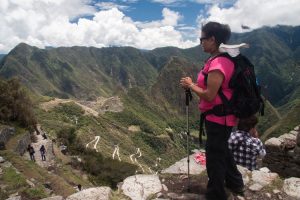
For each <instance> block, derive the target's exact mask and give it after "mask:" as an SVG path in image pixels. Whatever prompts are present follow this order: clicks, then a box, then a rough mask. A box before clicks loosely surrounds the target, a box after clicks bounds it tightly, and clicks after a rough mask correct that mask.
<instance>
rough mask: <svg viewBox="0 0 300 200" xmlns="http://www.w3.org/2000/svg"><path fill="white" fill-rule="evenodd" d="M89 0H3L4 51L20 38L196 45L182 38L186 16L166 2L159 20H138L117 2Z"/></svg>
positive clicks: (0, 47) (43, 42) (41, 43)
mask: <svg viewBox="0 0 300 200" xmlns="http://www.w3.org/2000/svg"><path fill="white" fill-rule="evenodd" d="M126 2H131V3H133V2H135V1H134V0H131V1H126ZM90 3H91V1H88V0H1V1H0V18H1V19H2V20H1V21H0V27H1V31H0V53H7V52H8V51H9V50H11V49H12V48H13V47H14V46H16V45H17V44H18V43H20V42H25V43H28V44H30V45H34V46H38V47H40V48H43V47H45V46H54V47H57V46H74V45H78V46H96V47H104V46H112V45H114V46H133V47H136V48H142V49H153V48H156V47H161V46H177V47H182V48H187V47H191V46H195V45H196V43H195V42H193V41H190V40H184V39H183V34H182V33H181V32H180V30H179V29H176V27H177V26H178V21H179V20H180V19H181V17H182V16H181V15H180V14H179V13H178V12H174V11H172V10H170V9H167V8H164V9H163V10H162V19H161V20H157V21H151V22H138V21H133V20H132V19H131V18H129V17H127V16H125V14H124V13H123V12H122V11H120V10H119V9H118V8H116V7H114V8H110V9H109V8H108V9H106V10H100V11H96V10H95V9H94V7H92V6H89V5H90ZM85 16H92V17H89V18H87V17H85ZM74 19H76V20H74ZM74 21H76V23H75V22H74Z"/></svg>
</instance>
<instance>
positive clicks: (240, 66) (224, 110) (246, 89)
mask: <svg viewBox="0 0 300 200" xmlns="http://www.w3.org/2000/svg"><path fill="white" fill-rule="evenodd" d="M218 57H226V58H228V59H230V60H231V61H232V62H233V63H234V72H233V75H232V77H231V79H230V81H229V88H231V89H233V94H232V97H231V99H227V97H226V96H225V95H224V93H223V91H222V87H220V89H219V91H218V94H219V96H220V98H221V99H222V104H219V105H216V106H215V107H213V108H212V109H211V110H208V111H206V112H204V113H202V114H201V117H200V134H202V133H203V122H204V119H205V116H206V115H208V114H214V115H216V116H226V115H230V114H233V115H235V116H236V117H237V118H247V117H250V116H251V115H254V114H256V113H260V114H261V115H264V100H263V98H262V96H261V90H260V86H259V85H258V84H257V80H256V76H255V72H254V65H253V64H252V63H251V62H250V61H249V60H248V58H246V57H245V56H243V55H242V54H239V55H238V56H236V57H231V56H230V55H229V54H228V53H222V54H219V55H217V56H216V57H214V58H213V59H215V58H218ZM204 76H205V84H207V74H204ZM200 136H201V135H200ZM199 139H200V143H202V139H201V138H199Z"/></svg>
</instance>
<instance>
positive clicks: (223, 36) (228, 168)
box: [180, 22, 244, 200]
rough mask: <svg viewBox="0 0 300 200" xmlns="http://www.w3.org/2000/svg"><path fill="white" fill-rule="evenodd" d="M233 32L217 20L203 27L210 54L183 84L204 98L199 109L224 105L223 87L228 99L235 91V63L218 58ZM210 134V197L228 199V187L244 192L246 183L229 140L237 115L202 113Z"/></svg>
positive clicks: (203, 43)
mask: <svg viewBox="0 0 300 200" xmlns="http://www.w3.org/2000/svg"><path fill="white" fill-rule="evenodd" d="M230 35H231V31H230V28H229V26H228V25H224V24H220V23H217V22H208V23H207V24H205V25H204V26H203V27H202V30H201V38H200V44H201V46H202V48H203V51H204V52H206V53H209V54H210V58H209V59H208V60H207V61H206V62H205V65H204V67H203V68H202V70H201V71H200V73H199V74H198V79H197V82H196V83H194V82H193V80H192V79H191V77H183V78H181V80H180V85H181V86H182V87H183V88H185V89H190V90H191V91H192V92H194V93H195V94H196V95H197V96H199V97H200V101H199V110H200V111H201V113H208V112H207V111H210V110H212V109H213V108H214V107H215V106H216V105H220V104H222V99H221V97H220V95H219V94H218V91H219V90H220V88H221V89H222V92H223V94H224V95H225V96H226V98H228V99H230V98H231V97H232V94H233V90H232V89H231V88H229V81H230V79H231V77H232V75H233V73H234V69H235V68H234V63H233V62H232V61H231V60H230V59H229V58H226V57H221V56H220V57H217V56H218V55H219V54H220V53H221V52H220V51H219V47H220V44H221V43H224V44H226V43H227V41H228V40H229V38H230ZM202 116H203V118H204V123H205V129H206V134H207V140H206V146H205V151H206V167H207V174H208V178H209V180H208V185H207V191H206V194H205V196H206V199H208V200H226V199H227V195H226V192H225V187H226V188H228V189H229V190H231V191H232V192H233V193H235V194H238V195H243V192H244V183H243V179H242V175H241V173H240V172H239V171H238V169H237V166H236V163H235V161H234V158H233V155H232V153H231V151H230V150H229V148H228V139H229V137H230V133H231V131H232V128H233V127H234V126H236V124H237V118H236V116H235V115H233V114H228V115H226V114H225V115H224V116H217V115H215V114H213V113H208V114H206V115H202Z"/></svg>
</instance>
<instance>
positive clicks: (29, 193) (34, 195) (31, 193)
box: [22, 186, 47, 200]
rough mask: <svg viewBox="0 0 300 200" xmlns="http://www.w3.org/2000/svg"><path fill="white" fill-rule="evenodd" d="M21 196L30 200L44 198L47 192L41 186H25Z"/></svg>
mask: <svg viewBox="0 0 300 200" xmlns="http://www.w3.org/2000/svg"><path fill="white" fill-rule="evenodd" d="M22 196H23V197H26V198H28V199H30V200H39V199H42V198H46V197H47V194H46V192H45V190H44V188H43V187H42V186H38V187H36V188H27V189H25V190H24V191H23V192H22Z"/></svg>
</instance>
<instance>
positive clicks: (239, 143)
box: [228, 115, 266, 171]
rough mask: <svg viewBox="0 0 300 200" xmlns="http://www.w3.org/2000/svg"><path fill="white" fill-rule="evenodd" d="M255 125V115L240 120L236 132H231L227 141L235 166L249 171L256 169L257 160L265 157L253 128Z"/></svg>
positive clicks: (262, 147) (264, 151) (256, 120)
mask: <svg viewBox="0 0 300 200" xmlns="http://www.w3.org/2000/svg"><path fill="white" fill-rule="evenodd" d="M257 123H258V119H257V117H256V116H255V115H253V116H251V117H249V118H246V119H240V120H239V122H238V127H237V131H235V132H232V133H231V135H230V137H229V139H228V145H229V149H230V150H231V151H232V153H233V157H234V160H235V162H236V164H238V165H241V166H243V167H246V168H247V169H249V170H251V171H252V170H255V169H257V158H258V157H261V158H262V157H264V156H265V155H266V150H265V148H264V146H263V143H262V142H261V140H260V139H259V138H258V133H257V131H256V128H255V126H256V124H257Z"/></svg>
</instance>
